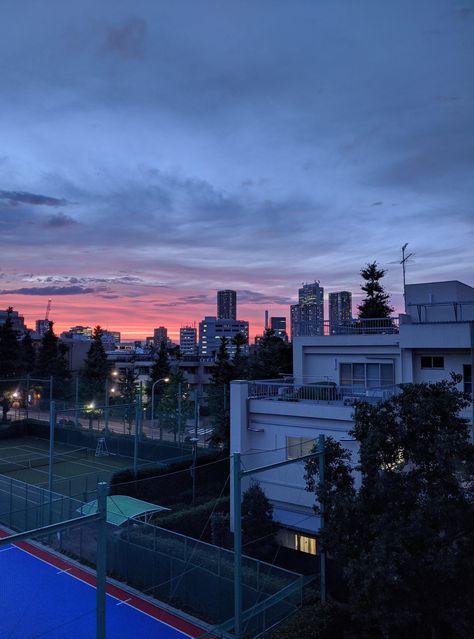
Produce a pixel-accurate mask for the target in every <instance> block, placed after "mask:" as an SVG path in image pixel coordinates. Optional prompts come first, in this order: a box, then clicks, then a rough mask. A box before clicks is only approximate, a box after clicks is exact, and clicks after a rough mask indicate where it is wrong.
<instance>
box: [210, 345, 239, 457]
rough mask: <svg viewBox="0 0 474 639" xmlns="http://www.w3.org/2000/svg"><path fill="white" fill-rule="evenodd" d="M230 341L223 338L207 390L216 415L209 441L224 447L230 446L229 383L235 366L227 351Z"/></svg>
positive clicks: (211, 409)
mask: <svg viewBox="0 0 474 639" xmlns="http://www.w3.org/2000/svg"><path fill="white" fill-rule="evenodd" d="M228 343H229V342H228V340H227V338H226V337H222V338H221V343H220V345H219V350H218V351H217V354H216V365H215V366H214V368H213V370H212V375H211V376H210V384H209V388H208V392H207V394H208V402H209V411H210V413H211V415H212V416H213V417H214V430H213V433H212V435H211V437H210V438H209V442H210V443H211V444H214V445H221V446H223V447H224V448H228V447H229V444H230V399H229V384H230V382H231V380H232V379H233V367H232V364H231V363H230V358H229V353H228V351H227V344H228Z"/></svg>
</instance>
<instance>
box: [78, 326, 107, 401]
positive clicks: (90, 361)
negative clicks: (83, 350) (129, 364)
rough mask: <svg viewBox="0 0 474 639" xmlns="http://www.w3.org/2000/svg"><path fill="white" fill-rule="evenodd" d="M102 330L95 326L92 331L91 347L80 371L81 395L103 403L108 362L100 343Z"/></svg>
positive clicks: (89, 399) (84, 398)
mask: <svg viewBox="0 0 474 639" xmlns="http://www.w3.org/2000/svg"><path fill="white" fill-rule="evenodd" d="M102 335H103V330H102V329H101V327H100V326H96V327H95V328H94V331H93V333H92V343H91V347H90V349H89V351H88V353H87V356H86V358H85V360H84V366H83V368H82V371H81V397H82V399H83V401H86V402H92V401H93V402H96V403H97V404H103V403H104V397H105V381H106V379H107V375H108V373H109V364H108V361H107V355H106V353H105V349H104V345H103V344H102Z"/></svg>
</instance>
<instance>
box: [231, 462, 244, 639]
mask: <svg viewBox="0 0 474 639" xmlns="http://www.w3.org/2000/svg"><path fill="white" fill-rule="evenodd" d="M233 461H234V467H233V471H234V472H233V484H234V485H233V492H234V618H235V622H234V637H235V639H241V637H242V583H241V582H242V580H241V574H242V522H241V519H242V505H241V479H242V478H241V475H240V453H234V455H233Z"/></svg>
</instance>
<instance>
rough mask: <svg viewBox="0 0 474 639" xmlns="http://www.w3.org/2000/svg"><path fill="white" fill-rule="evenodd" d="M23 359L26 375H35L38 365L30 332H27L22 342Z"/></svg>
mask: <svg viewBox="0 0 474 639" xmlns="http://www.w3.org/2000/svg"><path fill="white" fill-rule="evenodd" d="M21 359H22V368H23V371H24V372H25V373H33V371H34V370H35V365H36V351H35V348H34V346H33V341H32V339H31V335H30V333H29V332H28V331H26V332H25V334H24V336H23V339H22V340H21Z"/></svg>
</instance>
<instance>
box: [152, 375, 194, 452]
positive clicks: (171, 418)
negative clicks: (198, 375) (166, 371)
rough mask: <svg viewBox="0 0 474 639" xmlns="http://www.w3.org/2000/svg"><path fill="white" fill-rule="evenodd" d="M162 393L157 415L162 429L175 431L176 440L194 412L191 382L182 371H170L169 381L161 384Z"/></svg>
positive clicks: (159, 398)
mask: <svg viewBox="0 0 474 639" xmlns="http://www.w3.org/2000/svg"><path fill="white" fill-rule="evenodd" d="M159 386H160V394H159V397H158V401H157V403H156V406H157V411H156V412H157V415H158V418H159V422H160V433H161V431H162V429H165V430H167V431H168V432H170V433H173V436H174V441H176V440H177V436H178V434H179V430H180V429H181V432H183V431H184V427H185V424H186V420H187V419H188V418H189V417H191V415H192V413H193V402H192V400H191V398H190V393H189V384H188V383H187V381H186V379H185V377H184V374H183V372H182V371H180V370H178V371H177V372H176V373H170V375H169V377H168V382H167V383H164V384H160V385H159Z"/></svg>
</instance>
